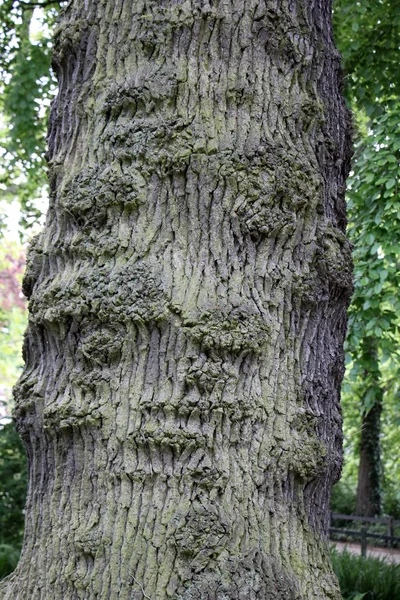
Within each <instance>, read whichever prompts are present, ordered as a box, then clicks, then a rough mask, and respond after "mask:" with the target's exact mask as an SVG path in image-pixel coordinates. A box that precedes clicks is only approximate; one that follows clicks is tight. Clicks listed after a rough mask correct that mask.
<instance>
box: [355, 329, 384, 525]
mask: <svg viewBox="0 0 400 600" xmlns="http://www.w3.org/2000/svg"><path fill="white" fill-rule="evenodd" d="M367 361H368V363H369V364H370V371H369V372H368V373H365V380H366V381H367V382H368V384H369V385H368V388H367V391H366V393H365V396H364V402H366V401H368V394H369V395H370V396H372V406H364V408H363V410H362V413H361V439H360V463H359V467H358V485H357V497H356V513H357V514H358V515H363V516H366V517H375V516H377V515H380V513H381V511H382V488H381V485H382V462H381V440H380V437H381V414H382V400H383V389H382V381H381V379H382V377H381V373H380V370H379V360H378V351H377V344H376V340H374V339H373V338H367V340H366V342H365V344H364V347H363V362H364V363H366V362H367Z"/></svg>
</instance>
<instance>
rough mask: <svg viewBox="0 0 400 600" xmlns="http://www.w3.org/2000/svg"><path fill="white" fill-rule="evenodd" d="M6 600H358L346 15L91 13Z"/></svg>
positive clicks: (37, 353) (64, 100) (68, 74)
mask: <svg viewBox="0 0 400 600" xmlns="http://www.w3.org/2000/svg"><path fill="white" fill-rule="evenodd" d="M53 62H54V68H55V70H56V72H57V75H58V79H59V86H60V88H59V95H58V98H57V100H56V102H55V103H54V104H53V107H52V114H51V120H50V129H49V157H48V158H49V178H50V187H51V205H50V209H49V213H48V217H47V224H46V227H45V230H44V231H43V233H42V235H40V237H38V238H37V239H36V240H35V242H34V243H33V245H32V247H31V250H30V258H29V261H28V262H29V266H28V271H27V274H26V278H25V291H26V294H27V295H29V296H30V325H29V329H28V332H27V335H26V343H25V348H24V354H25V360H26V367H25V371H24V374H23V376H22V378H21V380H20V382H19V384H18V386H17V390H16V409H15V417H16V421H17V424H18V428H19V431H20V434H21V435H22V437H23V439H24V441H25V444H26V447H27V451H28V455H29V465H30V466H29V491H28V500H27V507H26V532H25V540H24V547H23V551H22V555H21V559H20V563H19V566H18V567H17V569H16V571H15V572H14V574H13V575H11V576H10V577H9V578H8V579H7V580H6V581H5V582H4V583H3V584H0V595H1V597H2V598H5V599H6V600H11V599H12V600H16V599H20V600H23V599H24V600H25V599H27V598H29V599H30V600H39V598H40V599H41V600H56V599H57V600H59V599H61V598H63V599H65V600H75V599H78V598H79V599H82V600H83V599H85V600H92V599H104V600H105V599H111V598H112V599H114V598H118V599H119V600H128V599H143V598H151V599H152V600H163V599H166V598H172V599H175V600H178V599H180V600H189V599H190V600H195V599H199V600H200V599H211V598H216V599H218V600H222V599H229V600H234V599H237V600H239V599H245V598H246V600H247V599H259V600H261V599H262V600H265V599H267V598H271V599H272V598H274V599H278V600H279V599H291V600H300V599H305V600H306V599H307V600H309V599H311V598H312V599H321V600H322V599H323V600H327V599H339V598H340V593H339V590H338V587H337V584H336V581H335V578H334V576H333V574H332V572H331V567H330V561H329V553H328V547H327V540H326V537H327V527H328V506H329V496H330V489H331V486H332V483H333V482H334V481H336V479H337V478H338V476H339V472H340V466H341V416H340V407H339V387H340V382H341V379H342V375H343V357H342V344H343V338H344V334H345V328H346V316H345V313H346V306H347V304H348V301H349V296H350V292H351V287H352V283H351V266H350V263H351V260H350V248H349V244H348V242H347V240H346V237H345V234H344V229H345V206H344V186H345V178H346V175H347V172H348V164H349V136H348V129H349V127H348V121H349V119H348V114H347V111H346V108H345V106H344V104H343V101H342V98H341V95H340V91H339V87H340V81H339V80H340V69H339V57H338V53H337V51H336V50H335V48H334V46H333V42H332V33H331V5H330V2H329V1H326V0H316V1H315V0H301V1H300V0H298V1H292V0H290V1H289V0H282V1H280V2H278V1H277V0H264V1H261V2H260V1H258V0H257V1H256V0H249V1H248V2H244V1H243V0H229V1H228V0H226V1H224V2H223V1H222V0H219V1H215V2H208V1H207V0H185V1H184V0H181V1H175V2H171V1H169V2H168V1H161V2H160V1H159V0H158V1H155V0H143V1H138V2H127V1H123V0H86V1H85V2H81V1H78V0H72V1H71V2H70V3H69V4H68V5H67V7H66V9H65V11H64V14H63V16H62V20H61V22H60V25H59V27H58V29H57V32H56V36H55V51H54V57H53Z"/></svg>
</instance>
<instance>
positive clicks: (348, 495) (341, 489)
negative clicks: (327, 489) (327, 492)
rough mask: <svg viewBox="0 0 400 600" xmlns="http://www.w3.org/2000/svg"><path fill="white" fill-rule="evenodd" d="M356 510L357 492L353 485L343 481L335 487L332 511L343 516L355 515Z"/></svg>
mask: <svg viewBox="0 0 400 600" xmlns="http://www.w3.org/2000/svg"><path fill="white" fill-rule="evenodd" d="M355 508H356V491H355V489H354V487H353V486H352V485H350V484H349V483H347V482H346V481H344V480H342V481H339V482H338V483H337V484H336V485H334V486H333V489H332V496H331V511H333V512H336V513H339V514H341V515H354V514H355V512H354V511H355Z"/></svg>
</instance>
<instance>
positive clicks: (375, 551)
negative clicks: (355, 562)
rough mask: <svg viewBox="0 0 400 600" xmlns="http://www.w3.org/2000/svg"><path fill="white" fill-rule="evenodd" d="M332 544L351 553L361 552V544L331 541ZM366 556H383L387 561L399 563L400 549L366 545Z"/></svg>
mask: <svg viewBox="0 0 400 600" xmlns="http://www.w3.org/2000/svg"><path fill="white" fill-rule="evenodd" d="M331 544H332V546H333V547H334V548H336V549H337V550H339V552H343V550H347V551H348V552H350V553H351V554H357V555H360V554H361V544H352V543H347V542H331ZM367 556H371V557H373V558H384V559H386V560H387V561H389V562H395V563H400V550H390V549H389V548H378V547H375V546H367Z"/></svg>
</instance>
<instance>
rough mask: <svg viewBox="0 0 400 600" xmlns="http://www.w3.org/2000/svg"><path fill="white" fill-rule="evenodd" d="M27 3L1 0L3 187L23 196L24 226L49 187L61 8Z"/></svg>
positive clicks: (6, 195) (6, 193) (10, 195)
mask: <svg viewBox="0 0 400 600" xmlns="http://www.w3.org/2000/svg"><path fill="white" fill-rule="evenodd" d="M29 4H30V3H29V2H16V1H14V0H3V2H0V22H1V25H0V55H1V59H0V74H1V77H0V81H1V83H0V98H1V100H0V113H1V119H0V157H1V162H2V164H1V168H0V189H1V190H2V199H3V200H7V201H9V202H10V201H12V200H13V199H15V198H18V199H19V201H20V203H21V207H22V224H23V225H24V226H25V227H26V226H29V225H31V224H33V223H34V222H35V221H36V220H37V219H38V218H39V217H40V211H39V210H38V208H37V207H36V205H35V199H37V198H40V197H41V196H42V194H43V189H44V187H45V186H46V185H47V181H46V173H45V169H44V166H45V161H44V155H45V146H46V127H47V125H46V124H47V117H48V108H49V105H50V100H51V99H52V97H53V96H54V94H55V90H56V84H55V81H54V78H53V76H52V74H51V72H50V54H51V41H50V35H51V34H50V30H51V27H52V25H53V23H54V20H55V18H56V15H57V11H56V9H55V8H54V6H52V5H50V4H49V3H45V4H46V5H45V6H44V7H43V8H41V9H40V11H39V10H36V11H34V5H35V3H34V2H33V3H32V6H29ZM53 5H55V6H57V3H56V2H55V3H53ZM33 17H34V18H33ZM32 25H35V26H36V31H35V30H34V29H33V27H32ZM38 32H40V33H38Z"/></svg>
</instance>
